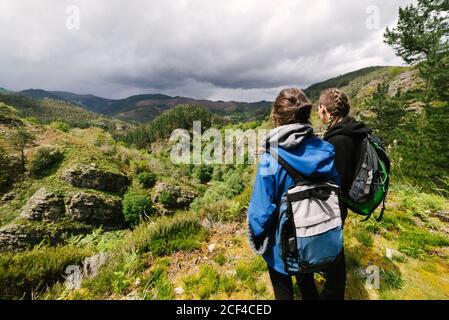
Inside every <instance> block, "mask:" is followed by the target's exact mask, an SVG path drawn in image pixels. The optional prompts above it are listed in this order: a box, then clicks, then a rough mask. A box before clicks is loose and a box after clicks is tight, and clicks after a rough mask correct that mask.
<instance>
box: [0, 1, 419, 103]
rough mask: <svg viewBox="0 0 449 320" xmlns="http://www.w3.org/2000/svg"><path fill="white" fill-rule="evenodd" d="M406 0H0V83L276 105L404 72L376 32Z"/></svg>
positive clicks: (392, 21) (16, 87)
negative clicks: (340, 78) (283, 97)
mask: <svg viewBox="0 0 449 320" xmlns="http://www.w3.org/2000/svg"><path fill="white" fill-rule="evenodd" d="M410 2H412V0H397V1H394V0H387V1H386V0H314V1H310V0H226V1H223V0H170V1H167V0H132V1H124V0H120V1H119V0H69V1H67V0H28V1H17V0H0V41H1V45H0V87H5V88H7V89H10V90H23V89H27V88H42V89H46V90H66V91H72V92H76V93H91V94H96V95H100V96H104V97H109V98H121V97H126V96H129V95H132V94H138V93H166V94H170V95H182V96H189V97H195V98H205V99H213V100H239V101H256V100H262V99H267V100H273V99H274V96H275V95H276V93H277V92H278V91H279V90H280V89H281V88H282V87H287V86H298V87H302V88H305V87H307V86H308V85H310V84H312V83H315V82H318V81H322V80H325V79H328V78H330V77H333V76H337V75H339V74H343V73H346V72H350V71H354V70H356V69H359V68H363V67H367V66H372V65H399V64H402V61H401V60H400V59H399V58H397V57H395V55H394V53H393V51H392V50H391V49H390V48H389V47H388V46H387V45H385V44H383V42H382V34H383V31H384V29H385V27H386V26H388V25H394V24H395V22H396V21H397V15H398V8H399V6H404V5H407V4H408V3H410ZM73 5H74V6H76V7H75V8H74V7H73ZM77 8H78V9H79V29H78V25H77V21H78V19H77Z"/></svg>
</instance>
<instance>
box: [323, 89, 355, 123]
mask: <svg viewBox="0 0 449 320" xmlns="http://www.w3.org/2000/svg"><path fill="white" fill-rule="evenodd" d="M320 105H322V106H325V107H326V109H327V111H328V112H329V113H330V121H329V127H332V126H333V125H334V124H335V123H336V122H337V121H338V120H339V119H341V118H344V117H346V116H347V115H348V114H349V111H350V110H351V106H350V104H349V99H348V96H347V95H346V93H344V92H343V91H342V90H339V89H336V88H331V89H327V90H325V91H324V92H323V93H322V94H321V96H320Z"/></svg>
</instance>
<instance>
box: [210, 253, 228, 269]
mask: <svg viewBox="0 0 449 320" xmlns="http://www.w3.org/2000/svg"><path fill="white" fill-rule="evenodd" d="M213 260H214V261H215V262H216V263H217V264H218V265H219V266H224V264H225V263H226V256H225V255H224V253H223V252H220V253H219V254H217V255H216V256H214V258H213Z"/></svg>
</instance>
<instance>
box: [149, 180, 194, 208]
mask: <svg viewBox="0 0 449 320" xmlns="http://www.w3.org/2000/svg"><path fill="white" fill-rule="evenodd" d="M154 190H155V191H154V196H153V202H155V203H158V204H160V205H162V206H163V207H165V208H169V209H185V208H188V207H189V205H190V204H191V203H192V201H193V200H194V199H195V198H196V197H197V194H196V193H194V192H192V191H189V190H185V189H183V188H181V187H179V186H176V185H171V184H168V183H165V182H161V183H158V184H157V185H156V187H155V188H154Z"/></svg>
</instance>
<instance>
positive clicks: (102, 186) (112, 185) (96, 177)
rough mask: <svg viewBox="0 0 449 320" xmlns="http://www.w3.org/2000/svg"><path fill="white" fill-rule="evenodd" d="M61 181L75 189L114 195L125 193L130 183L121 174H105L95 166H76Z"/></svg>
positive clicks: (65, 173) (66, 172)
mask: <svg viewBox="0 0 449 320" xmlns="http://www.w3.org/2000/svg"><path fill="white" fill-rule="evenodd" d="M61 179H62V180H64V181H65V182H67V183H70V184H71V185H72V186H74V187H77V188H88V189H95V190H102V191H109V192H116V193H123V192H125V190H126V188H127V187H128V186H129V184H130V181H129V179H128V177H126V176H125V175H122V174H117V173H113V172H106V171H102V170H100V169H98V168H97V167H96V166H95V164H91V165H77V166H75V167H73V168H70V169H68V170H66V171H65V172H64V173H63V174H62V176H61Z"/></svg>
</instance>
